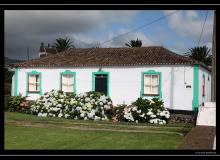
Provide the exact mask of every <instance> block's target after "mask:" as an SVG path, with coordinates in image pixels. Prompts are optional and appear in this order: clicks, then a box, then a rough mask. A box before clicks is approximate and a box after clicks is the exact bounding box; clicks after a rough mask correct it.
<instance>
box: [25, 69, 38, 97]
mask: <svg viewBox="0 0 220 160" xmlns="http://www.w3.org/2000/svg"><path fill="white" fill-rule="evenodd" d="M30 75H39V78H40V91H29V76H30ZM29 93H33V94H40V95H42V74H41V72H37V71H32V72H27V73H26V96H28V94H29Z"/></svg>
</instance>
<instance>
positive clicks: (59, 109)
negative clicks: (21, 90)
mask: <svg viewBox="0 0 220 160" xmlns="http://www.w3.org/2000/svg"><path fill="white" fill-rule="evenodd" d="M30 109H31V113H33V114H35V115H38V116H40V117H60V118H61V117H62V118H69V119H82V120H109V119H111V118H112V109H113V106H112V100H111V99H110V97H108V96H105V95H104V94H101V93H98V92H86V93H82V94H78V95H75V96H74V95H73V94H66V93H64V92H62V91H56V90H52V91H51V92H47V93H45V94H44V95H43V96H41V97H40V98H39V99H37V100H36V102H35V104H33V105H32V106H31V107H30Z"/></svg>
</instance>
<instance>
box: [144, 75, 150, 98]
mask: <svg viewBox="0 0 220 160" xmlns="http://www.w3.org/2000/svg"><path fill="white" fill-rule="evenodd" d="M150 93H151V75H147V74H145V75H144V94H150Z"/></svg>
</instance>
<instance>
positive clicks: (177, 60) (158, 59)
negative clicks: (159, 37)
mask: <svg viewBox="0 0 220 160" xmlns="http://www.w3.org/2000/svg"><path fill="white" fill-rule="evenodd" d="M157 64H187V65H192V64H199V62H197V61H195V60H193V59H191V58H189V57H185V56H181V55H179V54H176V53H174V52H172V51H170V50H168V49H166V48H164V47H161V46H150V47H134V48H71V49H68V50H66V51H64V52H60V53H57V54H50V55H47V56H45V57H40V58H37V59H32V60H29V61H25V62H23V63H18V64H15V67H86V66H100V65H101V66H132V65H133V66H135V65H157Z"/></svg>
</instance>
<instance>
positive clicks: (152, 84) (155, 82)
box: [143, 74, 160, 95]
mask: <svg viewBox="0 0 220 160" xmlns="http://www.w3.org/2000/svg"><path fill="white" fill-rule="evenodd" d="M159 78H160V75H159V74H144V84H143V85H144V87H143V89H144V90H143V94H144V95H159V88H160V83H159Z"/></svg>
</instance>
